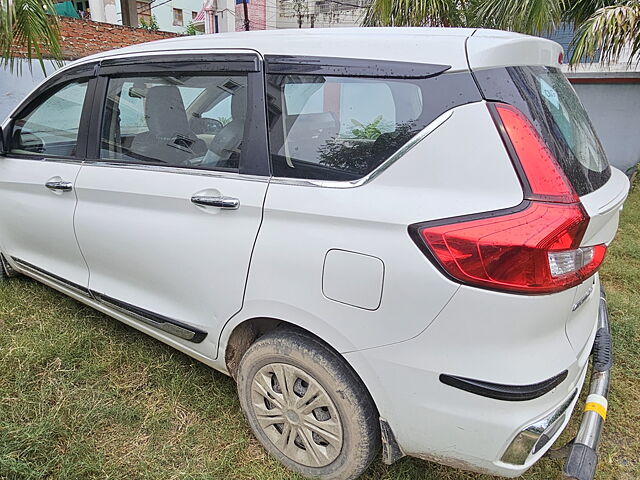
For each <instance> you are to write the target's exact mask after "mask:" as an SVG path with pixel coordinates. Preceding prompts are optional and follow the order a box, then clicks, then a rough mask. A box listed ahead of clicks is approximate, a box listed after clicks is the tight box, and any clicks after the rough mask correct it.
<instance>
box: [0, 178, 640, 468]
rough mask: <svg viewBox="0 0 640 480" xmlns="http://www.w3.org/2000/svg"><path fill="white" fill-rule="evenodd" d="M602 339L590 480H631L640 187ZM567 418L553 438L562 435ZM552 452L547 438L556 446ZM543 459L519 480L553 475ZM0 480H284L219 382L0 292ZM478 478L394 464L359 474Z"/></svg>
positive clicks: (125, 338) (171, 357)
mask: <svg viewBox="0 0 640 480" xmlns="http://www.w3.org/2000/svg"><path fill="white" fill-rule="evenodd" d="M602 277H603V279H604V284H605V286H606V288H607V291H608V298H609V305H610V313H611V318H612V328H613V334H614V342H615V354H616V356H615V367H614V374H613V386H612V393H611V397H610V412H609V417H608V419H607V423H606V425H605V431H604V438H603V442H602V444H601V446H600V465H599V469H598V470H599V472H598V476H597V478H598V479H600V480H605V479H607V480H614V479H615V480H627V479H628V480H632V479H637V478H640V408H639V407H638V405H640V384H639V381H638V378H640V333H639V332H640V296H639V295H638V292H639V291H640V189H638V188H636V189H635V191H634V192H632V194H631V196H630V198H629V200H628V201H627V204H626V206H625V210H624V212H623V214H622V225H621V230H620V232H619V234H618V236H617V238H616V241H615V243H614V244H613V246H612V247H611V249H610V251H609V254H608V257H607V260H606V262H605V266H604V269H603V271H602ZM575 429H576V421H575V416H574V421H573V423H572V424H571V426H570V427H569V429H568V431H566V432H565V433H564V434H563V438H562V440H564V441H566V440H567V439H569V438H571V435H572V434H573V433H575ZM558 443H560V442H558ZM560 471H561V463H560V462H559V461H556V460H549V459H543V460H542V461H541V462H539V463H538V464H537V465H536V466H535V467H534V468H533V469H532V470H530V471H529V472H528V473H527V474H526V475H525V476H524V477H523V478H526V479H529V480H534V479H535V480H552V479H560V478H561V474H560ZM0 478H2V479H20V480H22V479H25V480H26V479H44V478H46V479H59V480H74V479H82V480H85V479H92V478H100V479H162V480H169V479H187V478H189V479H252V480H257V479H271V480H275V479H277V480H281V479H286V480H288V479H295V478H298V477H297V476H295V475H293V474H291V473H289V472H287V471H286V470H285V469H284V468H282V467H281V466H280V465H279V464H278V463H277V462H275V461H274V460H272V459H270V458H269V457H268V456H267V455H266V454H265V453H264V451H263V450H262V448H261V447H260V446H259V445H258V443H257V442H256V441H255V440H254V439H253V437H252V436H251V433H250V432H249V430H248V428H247V426H246V425H245V422H244V419H243V417H242V414H241V412H240V407H239V404H238V401H237V400H236V394H235V385H234V383H233V381H232V380H231V379H229V378H227V377H226V376H224V375H222V374H219V373H216V372H214V371H212V370H211V369H209V368H207V367H205V366H204V365H201V364H199V363H197V362H196V361H195V360H192V359H190V358H189V357H187V356H185V355H183V354H181V353H179V352H177V351H175V350H173V349H171V348H170V347H167V346H165V345H163V344H161V343H159V342H157V341H155V340H153V339H151V338H148V337H146V336H144V335H143V334H141V333H138V332H137V331H135V330H133V329H131V328H129V327H126V326H124V325H122V324H120V323H119V322H117V321H116V320H113V319H111V318H108V317H106V316H104V315H102V314H100V313H97V312H95V311H93V310H92V309H90V308H88V307H85V306H83V305H81V304H79V303H77V302H75V301H74V300H71V299H69V298H67V297H65V296H63V295H61V294H59V293H57V292H55V291H54V290H51V289H49V288H47V287H45V286H42V285H39V284H37V283H35V282H33V281H30V280H26V279H14V280H11V281H9V282H5V283H4V284H1V285H0ZM364 478H365V479H367V480H374V479H376V480H378V479H380V480H383V479H398V480H399V479H404V480H409V479H411V480H417V479H425V480H426V479H475V480H480V479H488V478H490V477H484V476H481V475H474V474H468V473H465V472H461V471H458V470H454V469H451V468H447V467H442V466H439V465H435V464H431V463H427V462H423V461H419V460H413V459H408V458H406V459H403V460H401V461H400V462H398V463H397V464H395V465H393V466H391V467H387V466H384V465H383V464H382V463H381V462H380V461H376V462H375V463H374V464H373V465H372V467H371V468H370V469H369V471H368V472H367V474H366V475H365V476H364Z"/></svg>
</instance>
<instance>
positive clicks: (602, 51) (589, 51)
mask: <svg viewBox="0 0 640 480" xmlns="http://www.w3.org/2000/svg"><path fill="white" fill-rule="evenodd" d="M620 3H621V4H619V5H616V6H609V7H604V8H601V9H599V10H597V11H596V12H595V13H594V14H593V15H592V16H591V17H590V18H589V19H588V20H586V21H585V22H584V23H583V24H582V25H580V26H579V28H578V29H577V30H576V33H575V36H574V40H573V42H572V46H573V47H574V50H573V54H572V55H571V59H570V63H571V64H572V65H575V64H576V63H579V62H580V60H581V59H583V58H590V59H595V58H596V56H597V54H598V52H599V56H600V62H601V63H605V64H608V63H613V62H616V61H618V60H620V58H621V57H623V56H626V55H628V56H629V59H628V62H629V64H631V63H632V62H633V61H634V58H637V56H638V55H639V54H640V1H639V0H634V1H627V2H620Z"/></svg>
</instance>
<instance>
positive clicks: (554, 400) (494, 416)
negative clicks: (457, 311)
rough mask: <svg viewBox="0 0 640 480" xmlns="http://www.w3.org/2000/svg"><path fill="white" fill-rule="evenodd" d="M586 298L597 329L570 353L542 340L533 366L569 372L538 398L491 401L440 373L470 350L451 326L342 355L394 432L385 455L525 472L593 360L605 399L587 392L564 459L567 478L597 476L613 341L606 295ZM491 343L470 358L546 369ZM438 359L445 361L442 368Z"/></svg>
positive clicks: (558, 426)
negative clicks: (442, 331)
mask: <svg viewBox="0 0 640 480" xmlns="http://www.w3.org/2000/svg"><path fill="white" fill-rule="evenodd" d="M594 287H595V289H596V291H598V290H599V288H600V285H599V282H598V281H597V280H596V283H595V284H594ZM593 297H595V298H593ZM494 305H497V303H496V304H494ZM589 305H590V306H586V308H588V310H587V311H585V313H589V315H590V318H591V319H592V320H591V325H592V326H591V328H589V330H590V334H588V335H587V337H588V338H587V339H586V341H585V343H584V344H583V347H582V348H580V350H579V351H576V352H575V354H573V355H574V356H573V359H572V360H570V359H569V357H568V355H564V352H568V351H571V352H573V351H572V350H571V347H569V346H562V347H559V348H558V349H556V350H554V349H553V348H552V347H553V345H555V344H554V343H553V342H555V341H556V339H557V338H559V335H558V334H557V333H555V332H554V334H552V335H551V334H550V335H548V337H545V339H547V341H548V346H549V348H540V351H542V352H545V353H544V356H543V357H542V359H543V360H544V362H542V363H539V364H538V363H536V365H542V366H544V367H549V365H552V368H551V371H555V372H556V373H557V372H559V371H562V370H563V369H566V371H567V376H566V378H565V379H564V380H563V381H562V382H560V383H559V384H557V385H556V386H552V387H551V390H549V391H548V392H547V393H542V394H541V395H540V396H538V395H536V396H535V397H536V398H533V397H531V398H520V399H516V398H510V399H506V398H498V397H496V396H493V398H491V396H489V395H486V392H485V395H482V393H481V392H474V391H473V390H471V389H464V388H461V387H460V386H458V388H456V387H455V386H453V385H451V384H445V383H443V382H442V379H441V378H440V374H441V372H442V371H447V368H446V366H445V364H452V363H453V362H455V361H456V359H458V358H459V356H460V355H462V354H464V353H465V352H466V351H467V350H468V348H465V349H460V348H457V346H456V344H455V341H454V340H455V338H458V339H460V338H466V337H468V334H465V335H464V337H461V336H460V335H458V336H457V337H453V336H451V334H450V331H449V330H447V331H446V332H445V333H446V334H447V336H442V337H441V336H440V335H439V334H438V332H437V331H434V330H433V329H431V330H427V331H426V332H425V333H423V334H422V335H420V336H418V337H416V338H414V339H412V340H409V341H407V342H402V343H400V344H395V345H390V346H387V347H380V348H376V349H371V350H368V351H360V352H351V353H348V354H345V357H346V358H347V359H348V360H349V361H350V362H351V364H352V366H353V367H354V368H355V369H356V371H357V372H358V373H359V374H360V375H361V376H362V378H363V380H365V383H366V384H367V386H368V387H369V389H370V391H371V392H372V395H373V397H374V400H375V401H376V403H377V404H378V409H379V411H380V415H381V419H382V421H383V423H384V424H385V426H387V427H388V430H389V431H390V432H391V435H392V437H391V439H392V440H393V442H391V443H392V444H393V446H394V447H397V448H394V449H393V452H391V453H393V455H391V454H390V455H388V460H387V461H389V462H391V461H393V460H396V459H397V458H398V457H399V456H402V455H403V454H404V455H409V456H414V457H418V458H422V459H425V460H431V461H435V462H438V463H443V464H447V465H451V466H454V467H457V468H461V469H465V470H472V471H477V472H481V473H488V474H492V475H501V476H505V477H517V476H519V475H521V474H523V473H524V472H525V471H526V470H527V469H529V468H530V467H531V466H532V465H533V464H534V463H536V462H537V461H538V460H539V459H540V458H541V457H542V456H543V455H544V454H545V452H546V451H547V450H548V449H549V448H550V447H551V445H552V444H553V442H554V441H556V440H557V438H558V437H559V436H560V434H561V432H562V431H563V430H564V428H565V427H566V425H567V424H568V422H569V420H570V417H571V415H572V412H573V410H574V407H575V405H576V404H577V403H578V398H579V393H580V391H581V390H582V388H583V385H584V383H585V380H587V373H588V370H589V368H588V367H589V359H590V358H592V359H593V362H592V363H593V365H594V372H593V375H592V378H591V381H590V382H588V383H590V384H589V391H590V393H592V394H593V395H599V397H596V396H592V397H590V399H589V402H588V405H587V411H586V412H585V414H584V419H583V422H582V425H581V427H580V433H579V434H578V437H577V440H576V442H575V444H574V445H572V447H571V454H570V455H569V458H568V460H567V464H566V466H565V474H566V475H567V476H569V478H574V479H577V480H585V479H589V480H591V478H592V476H593V470H595V463H596V461H595V450H596V447H597V443H598V439H599V436H600V431H601V428H602V420H603V417H604V414H603V409H604V411H606V397H607V390H608V378H609V374H608V371H609V368H610V364H611V361H610V359H611V356H610V352H611V348H610V347H611V342H610V335H609V330H608V315H607V308H606V301H605V299H604V294H601V298H600V299H598V297H597V296H596V295H593V296H592V300H590V301H589ZM523 312H525V313H522V314H521V315H525V314H526V310H524V309H523ZM536 313H538V312H536ZM487 315H489V313H488V314H487ZM539 318H542V317H539ZM455 319H456V316H455V315H454V316H451V317H449V318H447V319H446V321H442V322H440V324H439V325H443V326H444V327H445V328H447V327H448V326H451V325H452V324H453V322H455ZM482 320H485V319H482ZM465 323H466V322H465ZM466 324H467V325H472V324H469V323H466ZM484 324H485V325H486V321H485V323H484ZM522 324H523V322H521V323H520V324H519V326H522ZM505 325H507V326H508V323H506V322H505ZM436 326H437V322H436ZM562 333H563V334H564V332H562ZM494 345H495V346H494V347H493V348H486V349H484V350H483V352H482V353H483V355H474V356H472V357H470V356H469V355H467V356H466V363H467V364H468V363H469V362H470V361H471V362H473V363H472V365H476V364H483V365H482V367H483V368H485V369H486V370H487V371H489V369H488V368H487V367H486V365H487V364H493V365H495V362H494V361H495V360H496V359H497V360H499V361H502V362H505V365H506V367H505V368H504V369H507V368H509V367H511V366H513V365H514V364H515V365H516V366H517V367H521V368H523V369H524V370H522V371H523V372H525V373H526V374H527V375H529V377H532V376H533V375H539V371H538V370H535V371H534V370H533V369H531V368H530V367H531V365H532V362H531V360H530V358H527V356H526V355H520V356H516V355H509V354H508V353H507V354H505V350H506V351H507V352H508V347H505V348H504V349H503V348H502V347H501V345H503V343H502V342H500V343H499V344H498V343H497V342H496V343H495V344H494ZM540 345H541V346H542V347H544V345H545V344H544V343H541V344H540ZM465 346H466V345H465ZM444 347H446V348H444ZM439 361H440V362H441V365H437V366H435V364H436V363H438V362H439ZM504 369H502V370H504ZM548 370H549V369H548ZM462 373H464V372H462ZM460 376H463V377H464V376H466V375H464V374H462V375H460ZM468 376H469V377H471V375H468ZM540 376H542V375H540ZM522 377H523V378H524V375H523V376H522ZM534 378H535V377H534ZM538 378H539V377H538ZM542 378H544V377H542ZM504 383H505V384H506V383H512V384H515V383H516V382H504ZM522 383H524V382H522ZM490 386H491V385H490ZM465 390H466V391H465ZM503 393H504V392H502V391H501V392H500V394H501V395H503ZM601 397H602V398H601ZM385 458H387V457H385ZM589 475H591V476H589Z"/></svg>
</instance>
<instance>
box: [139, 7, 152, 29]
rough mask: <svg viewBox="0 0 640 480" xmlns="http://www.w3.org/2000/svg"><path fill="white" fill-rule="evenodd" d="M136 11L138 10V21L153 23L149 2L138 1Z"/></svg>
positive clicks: (140, 22)
mask: <svg viewBox="0 0 640 480" xmlns="http://www.w3.org/2000/svg"><path fill="white" fill-rule="evenodd" d="M136 11H137V12H138V23H139V24H140V25H142V24H147V25H149V24H150V23H151V5H150V4H149V2H136Z"/></svg>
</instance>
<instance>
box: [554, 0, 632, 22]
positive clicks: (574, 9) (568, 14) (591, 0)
mask: <svg viewBox="0 0 640 480" xmlns="http://www.w3.org/2000/svg"><path fill="white" fill-rule="evenodd" d="M619 3H620V1H619V0H573V1H571V2H567V9H566V11H565V12H564V18H563V19H564V20H565V21H566V22H569V23H572V24H573V25H580V24H582V23H584V22H586V21H587V20H588V19H589V18H591V16H592V15H593V14H594V13H596V12H597V11H598V10H600V9H601V8H604V7H609V6H613V5H617V4H619Z"/></svg>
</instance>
